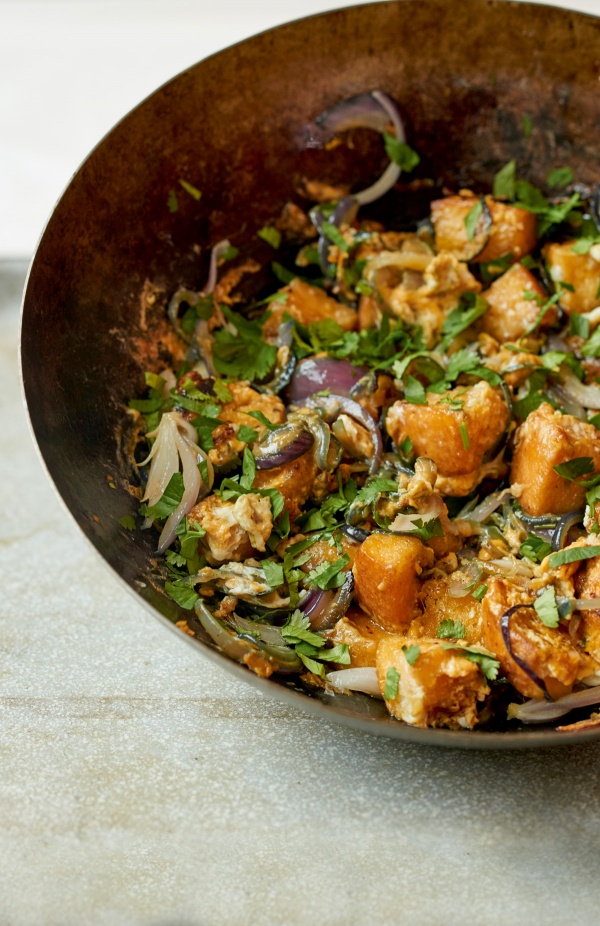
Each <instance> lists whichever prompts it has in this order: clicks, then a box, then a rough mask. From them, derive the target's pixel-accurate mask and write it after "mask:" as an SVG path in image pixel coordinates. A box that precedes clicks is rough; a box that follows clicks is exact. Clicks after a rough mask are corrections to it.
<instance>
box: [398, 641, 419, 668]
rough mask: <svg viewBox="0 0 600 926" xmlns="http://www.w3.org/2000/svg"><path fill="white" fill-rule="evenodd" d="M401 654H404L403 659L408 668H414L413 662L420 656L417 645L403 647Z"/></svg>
mask: <svg viewBox="0 0 600 926" xmlns="http://www.w3.org/2000/svg"><path fill="white" fill-rule="evenodd" d="M402 652H403V653H404V657H405V659H406V661H407V663H408V664H409V666H414V664H415V662H416V661H417V659H418V658H419V656H420V653H421V647H420V646H419V645H418V644H413V645H412V646H403V647H402Z"/></svg>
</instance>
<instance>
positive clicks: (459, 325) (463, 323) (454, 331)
mask: <svg viewBox="0 0 600 926" xmlns="http://www.w3.org/2000/svg"><path fill="white" fill-rule="evenodd" d="M488 308H489V306H488V302H487V300H486V299H484V298H483V297H482V296H478V295H476V294H475V293H463V294H462V296H461V298H460V303H459V305H458V307H457V308H456V309H453V310H452V311H451V312H450V313H449V314H448V315H447V316H446V318H445V319H444V324H443V325H442V334H443V335H444V337H443V340H442V350H444V351H445V350H447V349H448V347H449V346H450V344H451V343H452V341H453V340H454V338H455V337H456V336H457V335H459V334H460V333H461V332H462V331H465V329H467V328H469V327H470V326H471V325H472V324H473V322H475V321H477V319H478V318H481V316H482V315H483V314H484V313H485V312H487V310H488Z"/></svg>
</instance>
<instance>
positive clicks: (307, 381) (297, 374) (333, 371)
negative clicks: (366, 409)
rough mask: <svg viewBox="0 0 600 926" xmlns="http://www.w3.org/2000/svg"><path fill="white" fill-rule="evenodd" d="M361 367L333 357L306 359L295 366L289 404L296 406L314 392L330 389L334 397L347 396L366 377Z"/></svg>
mask: <svg viewBox="0 0 600 926" xmlns="http://www.w3.org/2000/svg"><path fill="white" fill-rule="evenodd" d="M366 373H367V371H366V370H365V369H364V368H363V367H356V366H354V365H353V364H351V363H349V362H348V361H347V360H335V359H334V358H333V357H318V358H317V359H313V358H307V359H306V360H301V361H300V362H299V363H298V364H296V369H295V370H294V375H293V376H292V380H291V383H290V388H289V402H290V404H291V405H298V404H299V403H300V402H303V401H304V400H305V399H307V398H309V396H313V395H314V394H315V392H320V391H321V390H322V389H331V390H332V391H334V392H335V393H336V395H345V396H347V395H349V394H350V390H351V389H352V388H353V387H354V386H355V385H356V384H357V383H358V382H359V380H360V379H361V377H363V376H366Z"/></svg>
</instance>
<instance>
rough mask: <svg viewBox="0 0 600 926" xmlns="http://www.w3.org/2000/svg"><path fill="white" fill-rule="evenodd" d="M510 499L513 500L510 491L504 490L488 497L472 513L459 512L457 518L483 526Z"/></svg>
mask: <svg viewBox="0 0 600 926" xmlns="http://www.w3.org/2000/svg"><path fill="white" fill-rule="evenodd" d="M509 498H512V495H511V490H510V489H502V491H501V492H492V494H491V495H488V497H487V498H486V499H484V500H483V501H482V502H481V504H479V505H477V507H476V508H473V510H472V511H468V512H467V511H465V510H464V509H463V511H461V512H459V514H458V515H457V517H458V518H465V519H466V520H468V521H476V522H477V523H478V524H482V523H483V522H484V521H486V520H487V519H488V518H489V516H490V515H491V514H493V513H494V511H496V509H497V508H499V507H500V505H502V504H503V503H504V502H505V501H506V500H507V499H509Z"/></svg>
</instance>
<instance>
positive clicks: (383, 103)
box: [316, 90, 406, 206]
mask: <svg viewBox="0 0 600 926" xmlns="http://www.w3.org/2000/svg"><path fill="white" fill-rule="evenodd" d="M316 121H317V123H318V124H319V125H320V126H321V127H322V128H324V129H325V130H326V131H328V132H336V133H337V132H344V131H346V130H347V129H355V128H365V129H374V130H375V131H376V132H380V133H381V134H382V135H383V133H384V132H385V131H386V129H387V125H388V123H389V122H391V123H392V125H393V126H394V130H395V136H396V138H397V139H398V141H401V142H404V141H406V134H405V132H404V125H403V123H402V119H401V118H400V113H399V112H398V109H397V107H396V104H395V103H394V102H393V101H392V100H391V99H390V97H389V96H388V95H387V94H386V93H383V92H382V91H381V90H373V91H372V93H362V94H359V95H358V96H353V97H351V98H350V99H348V100H344V101H343V102H342V103H338V105H337V106H334V107H332V108H331V109H329V110H327V111H326V112H324V113H322V114H321V115H320V116H319V117H318V118H317V120H316ZM400 173H401V171H400V167H399V166H398V165H397V164H394V163H393V162H392V161H390V163H389V164H388V166H387V167H386V169H385V170H384V172H383V174H382V175H381V177H379V179H378V180H376V181H375V183H373V184H372V185H371V186H370V187H367V188H366V189H364V190H361V191H360V192H359V193H354V194H353V198H354V199H355V200H356V201H357V202H358V203H359V204H360V205H361V206H362V205H365V204H366V203H372V202H374V201H375V200H376V199H379V198H380V197H381V196H383V195H384V194H385V193H387V192H388V190H391V188H392V187H393V186H394V184H395V183H396V182H397V180H398V178H399V176H400Z"/></svg>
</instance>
